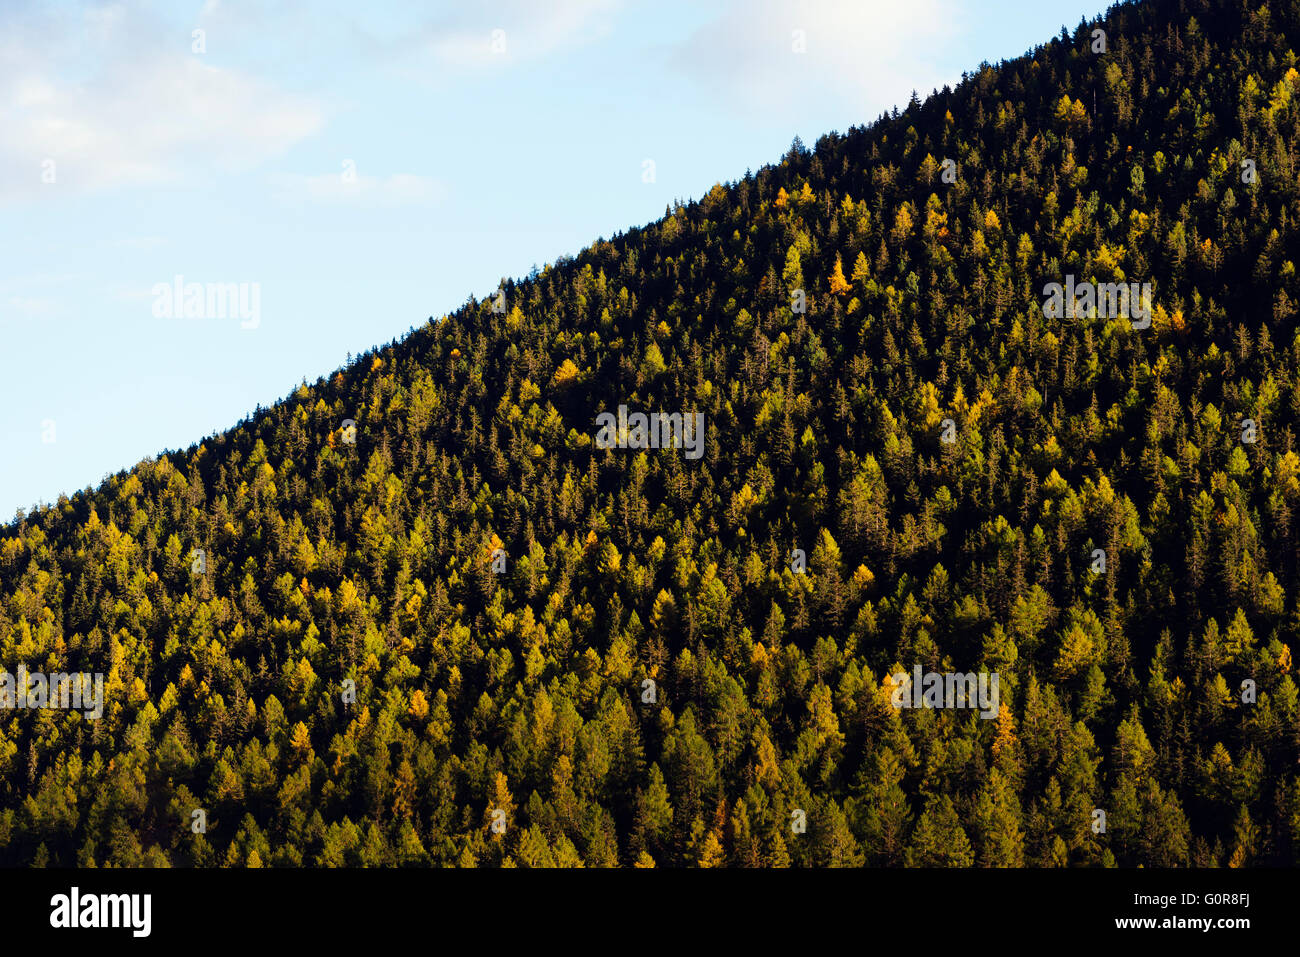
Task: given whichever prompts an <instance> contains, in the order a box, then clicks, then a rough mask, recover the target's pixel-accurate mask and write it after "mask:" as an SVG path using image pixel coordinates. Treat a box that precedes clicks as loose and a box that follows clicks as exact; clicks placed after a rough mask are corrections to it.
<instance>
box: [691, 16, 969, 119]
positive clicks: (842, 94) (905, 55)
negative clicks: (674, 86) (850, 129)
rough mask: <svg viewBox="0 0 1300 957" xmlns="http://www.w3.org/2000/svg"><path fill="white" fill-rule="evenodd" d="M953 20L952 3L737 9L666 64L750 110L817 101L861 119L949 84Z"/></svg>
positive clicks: (955, 22) (955, 33)
mask: <svg viewBox="0 0 1300 957" xmlns="http://www.w3.org/2000/svg"><path fill="white" fill-rule="evenodd" d="M960 15H961V9H960V6H959V4H957V3H956V2H955V0H909V2H907V3H895V2H893V0H794V2H789V0H757V2H754V0H743V2H741V0H736V2H733V3H731V4H730V6H729V7H728V8H727V10H726V11H725V12H724V13H723V14H722V15H721V16H720V17H718V18H717V19H715V20H713V21H712V22H710V23H708V24H706V25H705V26H703V27H701V28H700V29H699V30H697V31H696V32H695V34H694V35H693V36H691V37H690V39H689V40H687V42H686V43H685V44H683V45H682V46H681V47H680V48H678V50H677V51H676V52H675V53H674V54H673V55H672V58H671V62H672V65H673V67H674V68H676V69H677V70H679V71H681V72H682V73H683V74H684V75H687V76H689V77H691V78H693V79H694V80H696V81H697V82H699V83H700V84H702V85H704V86H706V87H709V88H711V89H721V90H725V91H726V92H727V95H728V96H729V97H733V98H736V99H739V100H740V101H742V102H744V103H746V104H747V105H749V106H750V107H767V108H771V107H791V106H797V105H798V104H799V103H800V102H801V101H805V102H806V101H807V99H808V98H810V97H816V98H819V99H822V100H825V99H834V100H839V101H841V102H843V103H844V104H846V105H849V106H852V107H854V108H855V109H856V112H857V113H859V114H861V113H863V112H864V107H865V108H866V109H883V108H885V106H886V105H887V104H889V103H893V102H898V100H899V99H900V98H901V99H902V100H904V101H905V100H906V98H907V96H908V95H909V94H910V92H911V90H912V89H916V90H918V91H920V92H922V93H926V92H929V90H930V88H931V87H933V86H939V85H942V84H943V83H944V82H946V81H947V79H946V77H945V76H944V72H943V70H942V69H941V67H940V64H941V63H942V62H943V61H944V59H945V58H944V50H945V48H947V47H949V46H950V45H951V44H952V43H953V42H954V41H955V40H956V39H957V38H958V29H959V26H960Z"/></svg>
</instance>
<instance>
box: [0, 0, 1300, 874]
mask: <svg viewBox="0 0 1300 957" xmlns="http://www.w3.org/2000/svg"><path fill="white" fill-rule="evenodd" d="M1099 30H1100V31H1102V33H1101V34H1100V37H1099V35H1098V33H1097V31H1099ZM1297 49H1300V0H1144V2H1140V3H1134V4H1122V5H1118V6H1115V7H1113V8H1112V9H1110V10H1109V11H1108V12H1107V14H1106V15H1105V16H1104V17H1103V18H1102V19H1100V20H1098V21H1096V22H1092V23H1080V24H1079V26H1078V27H1077V28H1076V29H1075V30H1073V31H1072V32H1062V34H1061V35H1060V36H1058V37H1056V38H1054V39H1052V40H1051V41H1050V42H1047V43H1045V44H1044V45H1042V46H1041V47H1039V48H1037V49H1035V50H1033V51H1032V52H1031V53H1029V54H1027V55H1025V56H1023V57H1020V58H1019V59H1016V60H1012V61H1008V62H1004V63H1001V64H999V65H997V66H990V65H988V64H984V65H981V66H980V67H979V68H978V69H976V70H974V72H972V73H969V74H968V75H967V76H966V77H965V78H964V80H963V81H962V82H961V83H960V85H959V86H957V88H956V89H947V88H945V89H943V90H940V91H936V92H934V93H932V94H931V95H930V96H928V97H925V98H924V99H922V98H921V97H919V96H918V97H914V98H913V100H912V102H911V103H909V104H908V105H907V107H906V108H905V109H897V110H895V111H893V112H891V113H890V114H888V115H885V116H881V117H879V118H878V119H876V120H875V121H874V122H870V123H867V124H866V125H863V126H860V127H855V128H852V129H850V130H849V131H848V132H847V133H843V134H840V133H831V134H827V135H825V136H823V137H822V138H821V139H820V140H818V141H817V143H816V144H815V145H814V146H812V147H808V146H805V145H804V144H803V143H801V142H799V141H797V140H796V141H795V143H794V144H793V145H792V146H791V148H790V150H789V152H788V154H787V155H786V156H784V157H783V158H782V159H781V160H780V161H779V162H778V163H776V164H774V165H771V166H766V167H764V168H762V169H760V170H758V171H757V172H751V173H746V174H744V176H743V177H742V178H738V179H736V180H735V181H734V182H730V183H726V184H719V185H715V186H713V188H712V189H709V190H707V192H705V193H704V194H703V197H702V198H701V199H700V200H699V201H697V202H691V203H689V204H685V205H682V204H676V205H674V207H673V208H671V209H669V210H667V211H666V213H665V215H664V216H663V218H662V219H660V220H659V221H657V222H654V223H652V224H650V225H648V226H645V227H644V228H635V229H629V230H628V231H626V232H624V233H621V234H619V235H617V236H615V237H613V238H612V239H609V240H603V239H602V240H600V241H597V242H595V243H594V244H592V245H591V246H590V247H588V248H587V249H585V250H583V251H581V252H580V253H578V254H577V255H575V256H573V257H572V258H567V257H566V258H562V259H561V260H560V261H558V262H556V263H554V264H551V265H549V266H547V267H546V268H545V269H542V270H540V271H537V270H535V271H534V273H533V274H532V275H530V276H528V277H527V278H524V279H520V280H513V281H511V280H507V281H503V283H502V285H501V288H500V289H499V290H479V291H478V294H479V295H480V296H482V297H483V298H482V299H479V298H471V299H470V300H469V301H468V302H467V303H466V304H465V305H464V306H463V307H462V308H460V309H459V310H457V311H456V312H454V313H452V314H450V315H446V316H441V317H437V318H434V319H432V320H430V321H429V322H428V323H427V324H425V325H423V326H421V327H419V328H417V329H413V330H412V331H411V333H410V334H409V335H407V336H406V337H404V338H403V339H402V340H401V341H396V342H392V343H389V344H387V345H383V346H380V347H377V348H376V349H374V350H373V351H372V352H370V353H368V354H366V355H363V356H361V357H359V358H357V359H355V360H353V361H350V362H349V364H348V365H346V366H345V367H344V368H342V369H340V370H338V371H336V372H334V373H332V374H330V375H328V376H327V377H325V378H322V379H320V380H318V381H316V382H315V383H304V384H302V385H301V386H300V387H298V388H297V389H296V390H295V391H293V392H292V393H290V394H289V395H288V396H287V397H286V398H285V399H284V400H283V401H281V402H279V403H278V404H276V405H275V406H273V407H271V408H259V409H258V410H257V411H256V412H255V413H254V414H253V415H252V416H251V417H249V418H248V419H246V420H245V421H243V422H240V423H239V424H238V425H236V426H234V427H233V428H231V429H230V430H229V431H227V432H224V433H222V434H218V435H214V436H211V437H208V438H206V439H204V440H203V441H202V442H200V443H198V444H196V445H194V446H192V447H191V448H189V449H186V450H183V451H168V452H164V453H161V454H159V455H158V456H157V457H156V458H154V459H150V460H147V461H144V462H141V463H140V464H138V465H136V466H135V467H134V468H132V469H130V470H129V471H125V472H122V473H120V474H117V475H115V476H112V477H110V478H108V479H107V480H105V482H104V483H103V484H102V485H101V486H100V487H99V488H98V489H95V490H93V491H92V490H86V491H84V492H82V493H78V494H77V495H75V496H73V497H71V498H60V499H59V501H58V502H57V503H56V504H53V505H49V506H45V507H40V508H37V509H34V510H32V511H31V512H30V514H24V513H22V512H20V513H19V514H18V516H17V517H16V519H15V520H14V521H13V522H12V523H11V524H9V525H6V526H4V527H3V528H0V663H2V664H3V665H4V667H5V668H7V669H8V670H9V671H11V672H12V671H14V670H15V669H17V668H18V667H19V666H20V665H22V666H23V667H25V668H27V669H29V670H31V671H40V672H47V673H56V672H101V673H102V674H103V675H104V706H103V715H102V717H100V718H99V719H98V720H95V719H93V718H87V717H86V716H85V715H84V714H83V713H81V712H80V711H76V710H52V709H44V710H33V709H23V708H11V709H7V710H3V711H0V863H4V864H8V865H20V866H21V865H37V866H71V865H82V866H100V867H102V866H176V867H188V866H199V867H222V866H225V867H295V866H308V867H333V866H361V865H368V866H462V867H464V866H480V867H498V866H520V867H539V866H545V867H550V866H556V867H581V866H585V867H609V866H638V867H650V866H659V867H681V866H690V867H694V866H699V867H714V866H732V867H758V866H786V865H789V866H798V867H804V866H816V867H826V866H832V867H838V866H864V865H865V866H889V867H901V866H908V867H912V866H979V867H986V866H987V867H1001V866H1030V867H1064V866H1090V867H1103V866H1105V867H1111V866H1119V867H1133V866H1138V865H1141V866H1195V867H1212V866H1225V867H1251V866H1263V865H1294V864H1296V863H1298V862H1300V701H1298V700H1297V698H1298V696H1297V687H1296V681H1297V677H1298V676H1297V671H1296V654H1297V648H1296V642H1297V634H1298V633H1300V551H1298V546H1300V451H1298V450H1297V422H1298V419H1300V334H1298V331H1300V329H1298V325H1297V306H1298V304H1300V276H1297V272H1296V263H1295V259H1296V258H1300V252H1298V251H1300V188H1298V187H1297V178H1298V177H1300V165H1298V164H1300V156H1298V154H1297V150H1298V149H1300V64H1297V54H1296V52H1295V51H1296V50H1297ZM864 119H865V118H864ZM1067 277H1070V279H1069V281H1070V282H1072V283H1078V284H1082V283H1087V282H1091V283H1097V284H1110V283H1126V284H1127V283H1138V284H1150V289H1151V299H1150V306H1151V309H1150V316H1149V319H1150V321H1149V324H1143V323H1135V322H1131V321H1130V320H1129V319H1128V318H1125V317H1123V316H1120V317H1114V316H1107V315H1105V314H1104V312H1101V311H1099V310H1098V309H1096V308H1085V309H1081V310H1078V311H1076V310H1069V314H1067V315H1057V316H1054V317H1053V316H1049V313H1050V312H1052V310H1049V309H1046V308H1045V305H1044V303H1045V298H1046V297H1045V293H1044V290H1045V287H1047V286H1048V285H1049V284H1051V283H1058V284H1065V283H1066V282H1067ZM1139 326H1144V327H1141V328H1139ZM620 405H623V406H626V407H627V408H628V409H630V410H632V411H633V412H636V411H640V412H645V413H649V412H661V413H684V414H692V413H702V414H703V416H704V419H703V421H704V423H705V426H704V433H703V445H702V454H700V455H699V457H696V458H692V457H688V456H687V455H684V454H683V450H682V449H674V448H648V449H638V448H635V447H633V448H622V447H617V446H615V447H612V448H602V447H600V445H604V444H608V443H599V442H598V441H597V425H596V418H597V416H598V415H599V414H600V413H602V412H611V413H615V414H616V413H617V410H618V408H619V406H620ZM627 444H632V445H634V444H635V443H627ZM918 666H919V667H920V668H922V669H925V670H928V671H933V672H939V673H953V672H958V673H979V674H996V675H997V676H998V677H999V680H1000V686H999V687H1000V697H999V701H998V704H997V708H996V715H995V716H993V717H991V718H983V717H981V716H980V714H979V712H978V711H976V710H971V709H961V708H910V709H900V708H897V707H895V706H894V703H893V700H892V699H893V692H894V690H895V686H894V681H893V679H892V678H891V676H892V675H894V674H896V673H899V672H903V673H908V674H910V673H912V671H913V669H914V668H915V667H918ZM1098 812H1101V816H1100V817H1099V816H1098ZM1099 822H1100V823H1099Z"/></svg>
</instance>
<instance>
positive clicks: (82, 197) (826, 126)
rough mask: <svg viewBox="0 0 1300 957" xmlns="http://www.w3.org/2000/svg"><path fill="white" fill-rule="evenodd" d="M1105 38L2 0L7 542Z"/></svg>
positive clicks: (1, 434)
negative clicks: (948, 88) (174, 453)
mask: <svg viewBox="0 0 1300 957" xmlns="http://www.w3.org/2000/svg"><path fill="white" fill-rule="evenodd" d="M1105 8H1106V4H1105V3H1103V2H1099V0H997V2H992V3H990V2H989V0H907V2H898V0H647V2H638V0H474V2H463V0H462V2H459V3H446V2H425V3H415V2H406V0H382V2H380V0H376V2H374V3H355V2H333V0H281V2H270V0H244V2H239V0H206V2H190V3H186V2H177V0H171V2H157V3H144V2H118V3H106V2H60V0H0V521H8V520H9V519H10V517H11V516H15V514H16V511H17V510H18V509H26V510H29V511H30V509H31V508H32V507H33V506H35V505H37V504H38V503H50V502H54V501H56V500H57V499H58V497H59V495H60V494H67V495H71V494H73V493H75V492H76V491H77V490H79V489H82V488H87V487H94V486H98V485H99V483H100V482H101V481H102V480H103V479H104V478H105V477H107V476H108V475H111V474H113V473H116V472H117V471H119V470H121V469H124V468H129V467H131V466H132V465H134V464H136V463H137V462H139V461H140V460H142V459H144V458H147V457H150V456H153V455H156V454H158V453H159V452H162V451H165V450H168V449H184V448H187V447H189V445H190V444H192V443H194V442H196V441H199V440H201V439H203V438H205V437H206V436H209V435H211V434H213V433H215V432H219V431H222V430H224V429H226V428H228V427H230V426H232V425H234V424H235V423H236V422H238V421H239V420H240V419H242V418H243V417H244V416H246V415H248V414H249V413H250V412H252V411H253V410H254V409H255V408H256V407H257V406H258V405H259V404H260V405H262V406H268V405H271V404H273V403H275V402H276V401H278V400H279V399H281V398H283V397H284V396H286V395H288V394H289V393H290V392H291V391H292V390H293V389H294V388H296V386H297V385H298V383H300V382H301V381H304V380H306V381H308V382H314V381H315V380H316V379H317V378H318V377H319V376H322V375H326V374H328V373H330V372H332V371H333V370H334V369H336V368H339V367H341V366H343V365H344V364H345V363H346V361H347V358H348V356H349V354H351V355H358V354H360V353H363V352H365V351H366V350H368V349H369V348H371V347H372V346H375V345H377V344H380V343H387V342H389V341H390V340H392V339H395V338H400V337H401V336H402V335H404V334H405V333H407V332H408V331H409V330H410V329H411V328H414V327H417V326H419V325H421V324H423V323H424V322H426V321H428V320H429V319H430V318H436V317H439V316H442V315H445V314H447V313H448V312H451V311H453V310H454V309H456V308H457V307H458V306H460V305H462V304H463V303H464V302H465V301H466V300H467V299H468V298H469V297H470V296H471V295H472V296H476V297H478V298H479V299H483V298H486V297H488V296H490V295H491V294H492V293H493V292H494V291H495V289H496V288H497V286H498V284H499V283H500V281H501V279H502V278H504V277H522V276H525V275H527V273H528V272H529V271H530V270H531V269H532V267H533V266H538V267H542V266H545V265H546V264H547V263H550V262H554V261H555V259H557V258H558V257H560V256H563V255H574V254H576V253H578V252H579V251H580V250H582V249H583V248H585V247H587V246H589V245H590V244H591V243H592V242H593V241H595V240H596V239H598V238H602V237H610V236H613V235H614V234H616V233H618V232H620V231H623V230H626V229H628V228H630V227H634V226H639V225H642V224H644V223H647V222H651V221H653V220H655V219H657V218H659V217H660V216H662V215H663V214H664V211H665V209H666V208H667V207H668V206H669V205H670V204H671V203H672V202H673V201H674V200H678V199H680V200H682V201H689V200H691V199H695V198H699V197H700V196H702V195H703V194H704V193H706V192H708V190H709V189H710V188H711V187H712V186H713V185H714V184H715V183H719V182H729V181H734V180H736V179H739V178H741V177H743V176H744V175H745V172H746V170H757V169H759V168H760V167H761V166H763V165H765V164H768V163H773V162H776V161H778V160H779V159H780V158H781V156H782V155H783V154H784V153H785V152H786V151H787V150H788V149H789V146H790V143H791V141H792V139H793V138H794V137H795V136H796V135H797V136H799V137H801V138H802V139H803V140H804V141H805V142H806V143H807V144H808V145H809V146H810V147H811V146H813V145H814V144H815V143H816V141H817V139H818V137H820V136H821V135H822V134H823V133H827V132H831V131H834V130H839V131H845V130H847V129H848V128H849V127H851V126H854V125H865V124H869V123H870V122H871V121H872V120H874V119H875V118H876V117H878V116H879V115H880V114H881V113H883V112H886V111H888V110H890V109H891V108H893V107H894V106H899V107H903V106H905V105H906V104H907V101H908V99H909V97H910V96H911V94H912V91H913V90H915V91H917V92H918V93H919V94H920V96H921V97H922V98H924V97H925V96H926V95H927V94H929V93H930V92H931V91H932V90H934V89H940V88H942V87H943V86H944V85H945V84H948V85H956V84H957V83H958V82H960V80H961V76H962V74H963V73H964V72H974V71H975V70H976V69H978V67H979V66H980V64H981V63H984V62H989V63H997V62H999V61H1000V60H1003V59H1010V58H1013V57H1016V56H1019V55H1020V54H1022V53H1024V52H1026V51H1027V50H1029V49H1031V48H1032V47H1034V46H1036V45H1038V44H1040V43H1043V42H1046V41H1047V40H1049V39H1051V38H1052V37H1053V36H1055V35H1059V33H1060V31H1061V28H1062V27H1063V26H1064V27H1067V28H1069V29H1071V30H1073V28H1074V27H1075V26H1077V25H1078V24H1079V22H1080V21H1081V20H1083V19H1091V18H1093V17H1095V16H1098V15H1099V14H1101V13H1103V12H1104V10H1105ZM178 284H179V292H180V295H179V296H177V295H175V294H174V293H173V290H175V289H177V287H178ZM196 293H197V295H195V294H196ZM223 299H224V300H225V301H226V302H228V308H225V309H223V308H222V306H223Z"/></svg>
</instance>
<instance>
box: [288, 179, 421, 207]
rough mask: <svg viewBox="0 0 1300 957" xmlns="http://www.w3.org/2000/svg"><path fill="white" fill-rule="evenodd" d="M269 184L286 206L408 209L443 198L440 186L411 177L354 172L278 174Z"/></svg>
mask: <svg viewBox="0 0 1300 957" xmlns="http://www.w3.org/2000/svg"><path fill="white" fill-rule="evenodd" d="M270 182H271V187H272V190H273V195H274V196H275V198H276V199H277V200H279V201H281V202H288V203H295V202H299V203H301V202H306V203H322V204H342V205H353V206H409V205H425V204H429V203H435V202H437V201H439V200H440V199H442V197H443V196H444V194H445V189H444V187H443V185H442V183H441V182H439V181H438V180H436V179H433V178H431V177H428V176H419V175H416V174H414V173H391V174H389V175H388V176H382V177H381V176H368V175H364V174H361V173H356V172H353V173H352V174H351V175H347V174H345V173H344V172H339V173H322V174H320V175H316V176H307V175H302V174H294V173H288V174H286V173H278V174H275V175H273V176H271V177H270Z"/></svg>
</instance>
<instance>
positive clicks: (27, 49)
mask: <svg viewBox="0 0 1300 957" xmlns="http://www.w3.org/2000/svg"><path fill="white" fill-rule="evenodd" d="M134 16H135V14H134V11H130V12H129V11H127V10H126V9H125V8H123V7H121V6H109V7H99V8H92V9H90V10H88V11H85V12H83V13H81V14H80V15H77V16H64V17H63V18H62V19H51V18H48V17H44V18H41V19H40V20H39V22H37V20H36V19H35V18H29V19H23V18H22V17H20V16H17V15H0V37H3V39H0V199H13V198H16V197H27V198H32V197H35V196H38V195H42V191H49V190H51V189H55V188H57V189H59V190H60V191H62V190H64V189H70V190H77V191H81V190H93V189H99V188H104V187H112V186H120V185H131V184H156V183H160V182H169V181H177V180H182V179H185V178H187V177H188V176H191V175H193V174H195V173H198V172H211V171H216V172H230V171H240V170H245V169H249V168H252V167H255V166H257V165H258V164H260V163H262V162H263V161H265V160H266V159H268V158H271V157H275V156H278V155H280V154H281V153H283V152H284V151H285V150H287V149H288V148H289V147H290V146H292V145H293V144H295V143H297V142H299V141H300V140H302V139H304V138H305V137H307V136H310V135H311V134H313V133H315V132H316V131H317V130H318V129H320V127H321V124H322V122H323V115H322V110H321V108H320V107H319V106H318V105H317V104H316V103H315V102H313V101H312V100H309V99H307V98H305V97H301V96H297V95H292V94H288V93H283V92H280V91H279V90H276V89H275V88H273V87H271V86H270V85H268V84H266V83H263V82H261V81H260V80H258V79H256V78H254V77H251V76H248V75H246V74H243V73H240V72H237V71H234V70H231V69H223V68H221V67H218V66H215V65H213V64H211V63H209V62H207V61H206V60H205V58H204V57H203V56H202V55H195V54H192V53H191V52H190V47H189V35H188V33H185V34H174V33H168V32H167V31H166V30H164V29H163V28H162V27H160V26H159V25H158V24H155V23H152V22H148V21H143V20H142V21H141V22H137V21H136V19H133V18H134ZM160 31H161V33H162V34H163V35H161V36H160V35H159V33H160ZM50 161H52V162H53V166H50V165H49V164H50ZM51 173H52V175H53V178H54V182H53V183H52V184H50V183H47V182H43V180H42V175H43V174H45V175H46V176H47V177H48V176H49V175H50V174H51Z"/></svg>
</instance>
